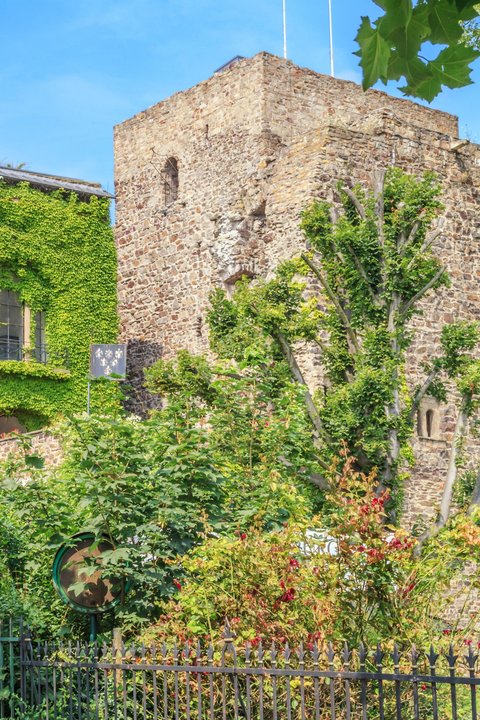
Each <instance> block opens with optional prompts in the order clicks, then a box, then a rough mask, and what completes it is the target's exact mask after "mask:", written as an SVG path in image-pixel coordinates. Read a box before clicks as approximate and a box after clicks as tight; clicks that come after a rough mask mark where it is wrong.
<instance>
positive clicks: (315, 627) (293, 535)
mask: <svg viewBox="0 0 480 720" xmlns="http://www.w3.org/2000/svg"><path fill="white" fill-rule="evenodd" d="M335 478H336V482H335V487H334V489H333V490H332V491H331V492H330V494H329V495H328V497H327V502H326V505H325V508H324V511H323V514H322V515H319V516H317V517H316V518H315V519H314V521H313V527H315V528H321V530H319V531H316V532H312V531H311V530H310V531H309V529H308V527H307V524H306V523H305V524H303V525H302V524H299V523H296V524H294V523H291V524H286V525H285V526H284V527H283V528H282V529H281V530H278V531H274V532H270V533H267V534H265V533H263V534H262V532H261V530H260V529H259V528H256V527H253V528H251V529H250V530H249V531H248V532H242V533H238V534H237V535H236V536H235V537H224V538H210V539H207V540H206V541H205V542H204V543H203V544H202V545H201V546H199V547H197V548H195V549H194V550H193V551H192V552H191V553H190V554H188V555H187V556H185V557H184V558H183V560H182V562H181V566H180V568H179V574H178V578H177V580H176V582H175V587H176V588H177V590H178V593H177V596H176V598H175V599H174V600H172V601H171V602H170V603H168V604H165V605H164V606H163V614H162V616H161V618H160V620H159V622H158V624H157V625H155V626H154V627H152V628H150V630H149V632H148V633H147V638H148V640H149V641H152V640H158V639H168V638H174V637H175V638H177V639H179V640H180V641H186V640H188V639H191V638H193V637H202V638H204V639H211V640H213V641H214V642H215V641H217V640H219V639H220V637H221V633H222V630H223V625H224V619H225V618H226V617H228V618H229V620H230V623H231V626H232V629H233V630H234V632H235V633H236V635H237V638H238V642H239V643H240V644H241V643H243V642H245V641H249V642H250V643H251V644H252V645H253V646H255V645H257V644H259V642H260V641H262V642H270V641H272V640H274V641H276V642H278V643H279V644H283V643H285V642H288V643H289V644H297V643H298V642H300V641H303V642H305V643H307V646H308V645H309V644H313V643H315V642H321V643H322V642H324V641H330V640H332V641H340V640H344V639H346V640H348V641H349V642H351V643H353V644H357V643H359V642H360V641H363V642H366V643H368V644H369V645H372V644H374V643H377V642H381V641H385V640H389V641H391V642H393V640H394V639H396V638H397V639H399V640H401V641H402V642H405V643H407V644H408V643H412V642H416V643H424V642H425V641H430V640H431V637H432V636H431V633H432V632H436V633H437V634H438V635H439V636H441V635H442V633H441V629H442V627H443V626H444V625H445V623H443V624H442V621H441V619H440V618H441V617H442V606H445V605H446V604H447V603H448V602H450V601H452V596H450V597H446V596H445V593H444V590H445V588H446V587H447V586H448V583H449V581H450V580H451V578H452V570H451V559H452V558H453V557H454V556H457V557H458V548H459V547H464V539H465V533H466V530H465V528H464V526H463V525H461V527H460V534H461V535H462V538H463V541H461V539H460V535H458V533H457V534H455V533H454V537H455V538H456V539H455V541H454V540H453V539H452V540H451V541H450V542H449V543H446V546H445V547H446V551H445V552H444V554H443V555H442V554H441V547H442V544H441V543H440V542H439V541H437V542H436V543H435V544H433V543H432V546H431V548H430V549H428V548H427V551H426V552H424V553H423V555H422V557H421V558H417V557H416V555H415V547H416V540H415V538H414V537H412V536H411V535H410V534H409V533H408V532H406V531H405V530H401V529H398V528H389V527H388V526H386V525H385V517H386V516H385V511H384V506H385V504H386V502H387V501H388V495H387V493H380V494H379V493H378V491H377V484H376V482H375V477H374V475H373V474H372V475H369V476H366V475H364V474H362V473H358V472H356V471H355V470H354V469H353V461H352V459H350V458H346V459H344V461H343V468H342V469H341V472H339V473H336V474H335ZM309 524H310V526H312V522H310V523H309ZM452 532H453V531H452ZM475 538H478V539H479V541H480V528H479V529H478V533H477V534H476V535H475ZM475 542H476V540H475ZM456 545H457V546H456ZM180 573H181V574H182V575H183V577H180Z"/></svg>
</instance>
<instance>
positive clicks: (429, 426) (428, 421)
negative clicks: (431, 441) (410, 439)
mask: <svg viewBox="0 0 480 720" xmlns="http://www.w3.org/2000/svg"><path fill="white" fill-rule="evenodd" d="M425 425H426V432H427V437H429V438H431V437H432V435H433V410H427V412H426V414H425Z"/></svg>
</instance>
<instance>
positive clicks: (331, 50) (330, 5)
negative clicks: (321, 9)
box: [328, 0, 335, 77]
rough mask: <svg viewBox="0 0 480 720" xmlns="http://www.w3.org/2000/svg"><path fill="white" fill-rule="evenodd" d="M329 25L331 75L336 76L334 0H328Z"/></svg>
mask: <svg viewBox="0 0 480 720" xmlns="http://www.w3.org/2000/svg"><path fill="white" fill-rule="evenodd" d="M328 27H329V32H330V75H331V76H332V77H335V63H334V58H333V23H332V0H328Z"/></svg>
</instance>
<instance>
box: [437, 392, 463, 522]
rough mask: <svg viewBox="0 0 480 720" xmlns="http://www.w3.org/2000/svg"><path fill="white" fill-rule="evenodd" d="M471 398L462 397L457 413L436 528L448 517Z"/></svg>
mask: <svg viewBox="0 0 480 720" xmlns="http://www.w3.org/2000/svg"><path fill="white" fill-rule="evenodd" d="M470 401H471V396H470V394H468V395H466V396H464V398H463V400H462V404H461V406H460V408H459V411H458V417H457V422H456V424H455V433H454V435H453V442H452V447H451V450H450V458H449V462H448V470H447V479H446V480H445V485H444V487H443V495H442V502H441V503H440V512H439V514H438V518H437V522H436V524H437V527H439V528H442V527H443V526H444V525H445V524H446V522H447V520H448V517H449V515H450V508H451V506H452V497H453V488H454V485H455V481H456V479H457V474H458V467H457V460H458V455H459V452H460V445H461V442H462V440H463V438H464V437H465V433H466V432H467V426H468V419H469V415H470V413H469V408H470V404H471V403H470Z"/></svg>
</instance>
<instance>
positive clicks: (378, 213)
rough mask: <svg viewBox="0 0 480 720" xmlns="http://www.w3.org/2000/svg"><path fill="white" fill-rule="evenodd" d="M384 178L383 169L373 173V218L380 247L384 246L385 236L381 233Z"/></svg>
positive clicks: (384, 172)
mask: <svg viewBox="0 0 480 720" xmlns="http://www.w3.org/2000/svg"><path fill="white" fill-rule="evenodd" d="M385 177H386V171H385V170H384V169H381V170H378V171H377V172H376V173H375V188H374V193H375V198H376V201H375V217H376V224H377V231H378V238H379V240H380V245H381V246H382V248H383V246H384V244H385V236H384V233H383V220H384V217H383V216H384V205H385V200H384V191H385Z"/></svg>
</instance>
